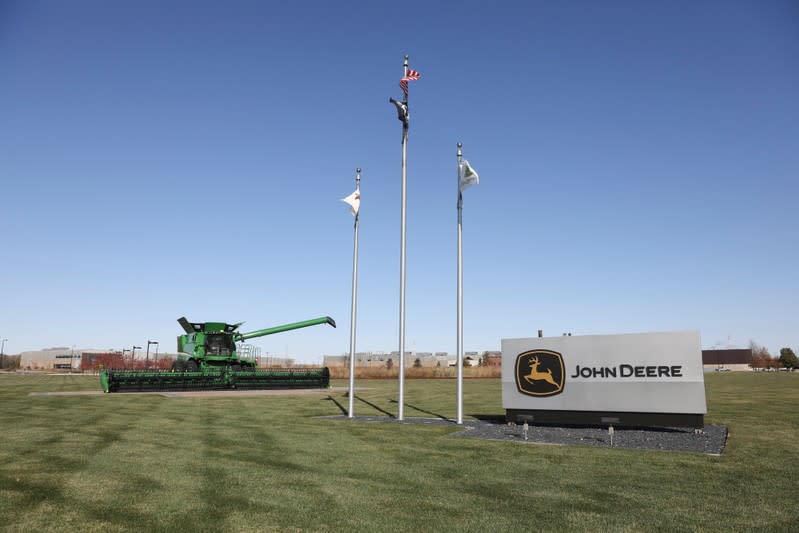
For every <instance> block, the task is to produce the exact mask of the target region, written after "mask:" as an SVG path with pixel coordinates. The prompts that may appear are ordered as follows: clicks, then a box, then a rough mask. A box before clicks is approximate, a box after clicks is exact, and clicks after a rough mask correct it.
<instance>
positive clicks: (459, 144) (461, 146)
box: [458, 143, 463, 157]
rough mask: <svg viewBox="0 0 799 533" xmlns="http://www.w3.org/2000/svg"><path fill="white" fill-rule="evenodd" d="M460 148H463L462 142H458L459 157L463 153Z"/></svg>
mask: <svg viewBox="0 0 799 533" xmlns="http://www.w3.org/2000/svg"><path fill="white" fill-rule="evenodd" d="M461 148H463V143H458V157H461V156H462V155H463V152H461Z"/></svg>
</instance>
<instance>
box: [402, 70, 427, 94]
mask: <svg viewBox="0 0 799 533" xmlns="http://www.w3.org/2000/svg"><path fill="white" fill-rule="evenodd" d="M421 76H422V75H421V74H419V71H418V70H413V69H410V68H409V69H408V73H407V74H405V77H404V78H402V79H401V80H400V82H399V86H400V89H402V92H403V94H404V95H405V96H406V97H407V96H408V82H409V81H411V80H418V79H419V78H420V77H421Z"/></svg>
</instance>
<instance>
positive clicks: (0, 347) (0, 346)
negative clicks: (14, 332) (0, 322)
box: [0, 339, 8, 368]
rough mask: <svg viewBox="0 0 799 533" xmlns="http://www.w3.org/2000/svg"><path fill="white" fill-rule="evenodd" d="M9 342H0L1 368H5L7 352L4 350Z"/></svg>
mask: <svg viewBox="0 0 799 533" xmlns="http://www.w3.org/2000/svg"><path fill="white" fill-rule="evenodd" d="M7 340H8V339H3V340H2V342H0V368H3V363H4V362H5V352H4V351H3V350H5V348H6V341H7Z"/></svg>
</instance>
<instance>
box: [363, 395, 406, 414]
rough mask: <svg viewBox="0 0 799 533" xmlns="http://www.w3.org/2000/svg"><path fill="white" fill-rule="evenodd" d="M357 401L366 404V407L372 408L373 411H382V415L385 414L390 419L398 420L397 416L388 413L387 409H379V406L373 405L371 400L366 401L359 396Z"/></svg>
mask: <svg viewBox="0 0 799 533" xmlns="http://www.w3.org/2000/svg"><path fill="white" fill-rule="evenodd" d="M355 399H356V400H358V401H359V402H363V403H365V404H366V405H368V406H369V407H371V408H372V409H374V410H375V411H380V412H381V413H383V414H384V415H386V416H388V417H389V418H397V416H396V415H394V414H392V413H389V412H388V411H386V410H385V409H383V408H382V407H379V406H377V405H375V404H373V403H372V402H370V401H369V400H364V399H363V398H361V397H360V396H358V395H357V394H356V395H355ZM391 401H394V400H391Z"/></svg>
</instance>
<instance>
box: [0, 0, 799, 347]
mask: <svg viewBox="0 0 799 533" xmlns="http://www.w3.org/2000/svg"><path fill="white" fill-rule="evenodd" d="M797 22H799V6H797V4H796V3H795V2H787V1H786V2H779V1H769V2H756V1H751V2H712V1H711V2H687V1H686V2H660V3H654V2H601V3H600V2H577V1H575V2H499V3H489V2H471V1H460V2H448V1H447V2H402V3H396V2H392V3H389V2H371V3H365V2H307V1H303V2H225V3H223V2H203V1H192V2H153V1H141V0H137V1H135V2H134V1H130V2H126V1H120V2H105V1H83V0H78V1H74V2H58V1H14V0H11V1H9V0H4V1H0V65H2V70H1V71H0V79H2V82H1V83H0V116H2V124H3V125H2V128H0V184H1V187H2V188H1V189H0V228H2V233H1V235H2V239H1V240H0V302H2V305H0V337H1V338H7V339H8V341H7V342H6V345H5V351H6V353H18V352H21V351H25V350H33V349H40V348H44V347H49V346H72V345H75V346H76V347H87V348H88V347H95V348H115V349H122V348H129V347H130V346H132V345H134V344H136V345H140V346H141V345H143V343H145V342H146V341H147V340H148V339H151V340H157V341H159V342H160V343H161V350H162V351H164V350H170V351H173V350H174V342H175V341H174V338H175V336H176V335H177V334H178V333H179V331H180V328H179V326H178V324H177V323H176V322H175V319H177V318H178V317H180V316H182V315H186V316H187V317H189V318H190V319H191V320H194V321H204V320H208V321H213V320H220V321H230V322H233V321H242V320H243V321H247V325H246V326H245V329H247V328H248V327H251V328H252V329H255V328H260V327H263V326H269V325H277V324H282V323H286V322H293V321H297V320H303V319H307V318H314V317H317V316H323V315H330V316H333V317H334V318H335V319H336V320H337V322H338V324H339V327H338V329H336V330H333V329H331V328H323V327H315V328H311V329H306V330H299V331H294V332H289V333H285V334H281V335H279V336H272V337H266V338H263V339H261V340H260V341H259V342H258V343H257V344H258V345H260V346H261V347H262V349H263V350H264V351H267V352H269V353H272V354H278V355H285V354H286V353H288V354H289V355H292V356H295V357H297V358H298V359H300V360H303V361H309V362H314V361H319V360H320V358H321V355H322V354H323V353H328V354H337V353H344V352H346V351H347V350H348V346H349V314H350V275H351V266H352V264H351V261H352V237H353V235H352V218H351V216H350V215H349V212H348V209H347V206H346V205H345V204H343V203H341V202H340V201H339V199H340V198H343V197H344V196H346V195H347V194H349V193H350V192H351V191H352V189H353V187H354V173H355V168H356V167H362V168H363V185H362V195H363V203H362V207H361V234H360V252H361V253H360V266H359V272H360V284H359V307H358V346H357V348H358V350H359V351H365V350H386V351H390V350H396V349H397V347H398V323H399V318H398V313H399V237H400V228H399V225H400V160H401V145H400V130H401V125H400V123H399V121H397V119H396V113H395V112H394V109H393V108H392V106H390V104H389V103H388V98H389V97H390V96H393V97H399V96H400V90H399V88H398V87H397V82H398V80H399V78H400V76H401V74H402V57H403V55H404V54H406V53H407V54H410V64H411V67H413V68H414V69H416V70H419V71H420V72H421V74H422V78H421V79H420V80H419V81H416V82H412V84H411V96H410V102H411V131H410V142H409V147H408V226H407V231H408V237H407V258H408V261H407V296H406V305H407V327H406V347H407V349H409V350H410V349H416V350H418V351H449V352H451V353H453V352H454V351H455V311H456V309H455V267H456V242H455V236H456V233H455V232H456V207H455V169H456V166H455V163H456V160H455V152H456V143H457V142H459V141H460V142H462V143H463V144H464V148H463V149H464V155H465V157H466V158H467V159H469V160H470V162H471V163H472V166H473V167H474V168H475V169H476V170H477V171H478V172H479V174H480V180H481V182H480V185H479V186H477V187H473V188H471V189H469V190H468V191H467V192H466V194H465V206H464V237H463V239H464V293H465V296H464V300H465V318H464V338H465V348H466V350H486V349H499V346H500V339H502V338H507V337H523V336H533V335H535V333H536V330H538V329H543V330H544V333H545V335H560V334H561V333H563V332H572V333H573V334H574V335H579V334H605V333H607V334H610V333H628V332H644V331H670V330H686V329H695V330H699V331H700V332H701V335H702V343H703V346H704V347H712V346H714V345H719V346H726V345H727V342H728V338H731V342H732V344H733V345H739V346H743V345H747V344H748V342H749V340H750V339H752V340H755V341H756V342H758V343H759V344H762V345H764V346H766V347H767V348H769V349H770V350H771V352H772V353H773V354H774V353H778V351H779V349H780V348H781V347H784V346H790V347H793V348H794V350H797V349H799V327H797V326H799V321H798V320H797V317H798V315H799V313H797V310H796V306H797V300H799V281H797V279H798V278H797V268H796V265H797V264H798V263H799V251H798V248H797V245H796V243H797V229H799V222H797V211H796V207H797V198H799V176H798V175H797V173H798V172H799V171H798V170H797V169H799V142H798V140H799V99H797V97H796V89H797V87H798V86H799V69H797V60H799V26H798V25H797Z"/></svg>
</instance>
